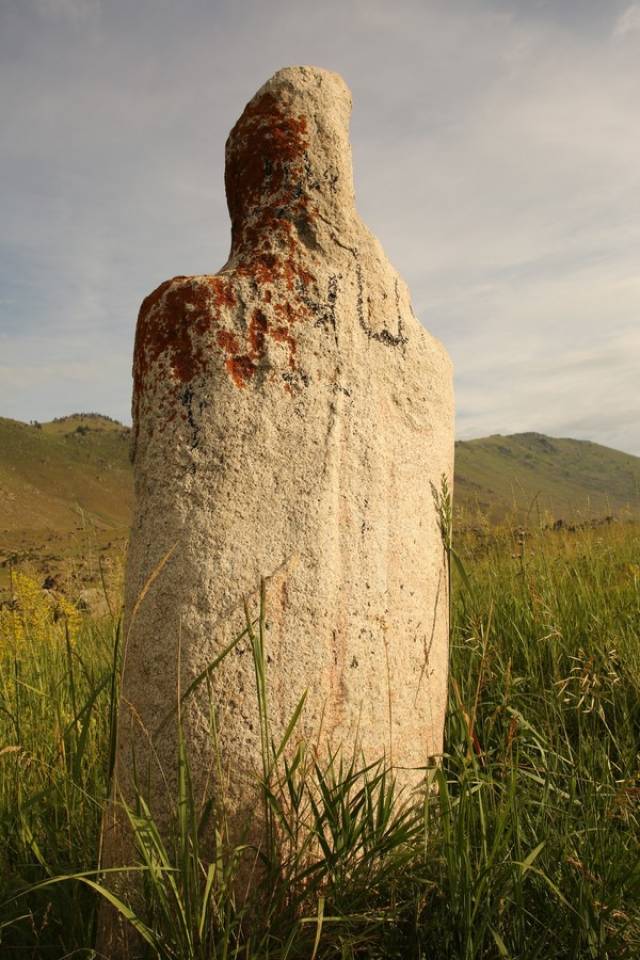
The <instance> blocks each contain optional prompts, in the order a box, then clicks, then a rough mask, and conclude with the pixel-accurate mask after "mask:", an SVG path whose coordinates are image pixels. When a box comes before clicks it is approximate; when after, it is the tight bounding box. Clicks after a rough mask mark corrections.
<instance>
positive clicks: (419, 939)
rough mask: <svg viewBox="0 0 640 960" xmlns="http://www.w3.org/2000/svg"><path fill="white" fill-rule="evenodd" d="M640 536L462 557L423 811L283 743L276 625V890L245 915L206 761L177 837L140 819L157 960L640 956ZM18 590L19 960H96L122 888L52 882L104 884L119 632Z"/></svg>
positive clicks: (12, 697) (554, 535)
mask: <svg viewBox="0 0 640 960" xmlns="http://www.w3.org/2000/svg"><path fill="white" fill-rule="evenodd" d="M638 536H639V530H638V528H637V527H635V526H633V525H627V524H612V525H610V526H598V527H594V528H591V527H585V528H584V529H582V530H577V531H573V532H572V531H568V530H559V531H555V532H554V531H535V530H530V531H523V530H513V531H511V530H509V529H507V528H505V529H504V530H502V531H494V530H484V531H482V530H479V531H476V532H473V531H470V532H468V533H466V534H463V535H460V536H458V537H457V538H455V539H454V543H453V550H454V551H455V557H454V560H455V561H456V562H454V563H453V564H452V573H453V580H454V601H453V625H452V638H451V678H450V709H449V714H448V720H447V731H446V753H445V756H444V758H443V761H442V764H441V766H440V767H439V768H437V769H434V770H432V771H430V773H429V776H430V778H431V779H432V783H433V786H432V789H431V790H430V791H429V792H428V794H427V795H426V797H425V800H424V803H422V804H420V805H419V806H417V807H415V806H414V807H412V808H407V807H404V806H403V805H402V804H401V803H398V800H397V798H395V797H394V789H393V783H392V780H391V778H390V777H389V775H388V771H385V770H384V769H383V768H382V767H380V766H376V765H374V766H373V767H370V768H368V769H366V770H363V769H361V768H360V765H359V764H358V763H357V762H351V759H350V758H342V760H341V759H340V758H333V759H329V760H326V761H325V762H323V763H318V762H317V761H316V760H315V759H314V757H313V756H312V755H310V754H309V753H307V752H305V751H304V749H303V748H302V747H301V748H300V749H299V750H297V751H294V753H293V755H291V751H290V750H284V749H282V747H283V744H282V742H277V743H274V742H273V740H272V738H271V734H270V731H269V726H268V705H267V701H268V696H269V682H268V680H269V678H268V674H267V673H266V672H265V670H264V663H265V656H264V647H263V644H264V636H263V632H262V630H261V623H260V622H258V623H256V624H254V625H253V626H252V628H251V641H252V645H253V649H254V654H255V660H256V667H257V674H256V681H257V686H258V690H259V692H260V703H261V723H262V732H263V740H262V742H263V755H264V761H265V765H264V769H263V780H264V782H263V791H262V796H263V802H264V804H265V806H264V814H263V816H264V819H265V821H266V822H267V823H268V825H269V831H268V839H267V842H266V843H265V844H264V845H263V846H262V847H261V849H260V851H258V852H254V853H253V857H254V860H255V863H256V865H257V866H256V869H255V883H254V891H253V894H252V895H251V896H250V897H249V899H248V900H244V899H243V898H238V897H237V896H236V890H237V883H236V881H235V879H234V878H236V876H237V871H238V870H239V869H242V862H243V861H244V862H246V857H247V855H250V852H247V851H238V850H236V851H234V850H233V849H231V850H229V847H228V844H225V842H224V840H225V837H224V824H223V822H221V821H220V819H219V818H217V817H216V814H215V811H214V809H213V808H212V809H211V810H210V811H209V816H208V817H205V818H204V819H203V820H202V819H201V817H200V811H198V810H196V809H195V806H194V804H193V798H192V794H191V791H190V784H189V764H188V750H187V747H186V745H184V744H183V745H182V746H181V749H180V760H179V762H180V776H179V778H178V781H179V784H180V786H179V795H178V796H177V797H176V829H175V835H174V836H173V837H166V836H164V837H161V836H160V835H159V833H158V832H157V830H156V828H155V825H154V823H153V821H152V819H151V818H150V817H149V816H148V811H147V810H146V808H145V806H144V802H143V800H141V801H140V803H139V804H138V806H137V808H136V809H132V810H131V811H130V816H131V821H132V826H133V828H134V830H135V832H136V835H137V837H138V847H139V854H140V858H139V863H140V865H142V867H143V870H142V871H141V875H142V876H143V878H144V879H143V886H144V889H145V898H146V905H145V908H144V909H143V910H141V911H139V915H138V916H137V918H136V923H137V924H138V927H139V930H140V932H141V933H142V935H143V937H144V938H146V940H147V944H148V950H149V956H151V957H162V958H163V960H168V958H173V960H186V958H194V960H195V958H198V960H204V958H214V957H215V958H218V957H243V958H256V960H257V958H267V957H270V958H284V957H289V958H292V960H293V958H302V957H304V958H309V957H316V958H329V957H340V958H342V957H345V958H346V957H362V958H365V957H367V958H369V957H371V958H375V957H380V958H382V957H390V958H393V957H397V958H410V957H415V958H424V960H427V958H448V957H451V958H464V960H472V958H473V960H475V958H478V960H480V958H482V960H485V958H487V960H488V958H499V957H512V958H514V960H515V958H518V960H524V958H526V960H533V958H540V960H543V958H544V960H547V958H558V960H559V958H574V957H575V958H583V957H584V958H593V960H599V958H623V957H626V958H629V960H632V958H635V957H637V956H639V955H640V814H639V807H640V804H639V801H640V542H639V539H638ZM21 583H22V585H21ZM14 586H15V589H14V593H15V596H14V603H13V604H12V605H11V607H10V608H9V609H5V610H4V611H3V614H2V618H1V620H0V623H1V625H2V636H1V639H0V777H1V786H0V837H1V841H0V901H2V902H3V904H4V905H3V906H2V907H1V912H0V924H5V926H4V927H3V929H2V930H1V935H2V938H3V939H2V945H1V947H0V952H1V955H2V957H3V958H4V957H5V956H7V957H12V956H16V957H18V956H20V957H22V956H33V957H63V956H66V955H67V954H71V953H72V952H73V951H75V953H73V955H74V956H76V957H80V956H84V957H90V956H92V950H91V946H92V943H93V937H94V923H95V911H96V905H97V900H98V897H99V894H98V893H97V892H96V890H95V889H94V888H92V887H90V886H89V885H88V884H89V882H91V883H95V882H98V881H99V880H100V878H99V877H97V876H96V875H95V874H90V875H88V876H86V877H85V878H83V879H78V880H74V881H69V880H67V881H64V882H56V883H49V884H47V883H46V881H48V880H52V879H53V878H57V877H60V876H63V875H70V874H78V873H80V872H84V871H87V872H90V871H93V870H95V868H96V865H97V860H96V857H97V850H98V837H99V829H100V819H101V814H102V810H103V808H104V803H105V798H106V795H107V792H108V786H107V781H108V766H109V754H110V746H109V745H110V742H111V713H112V710H111V708H112V699H113V676H114V669H113V666H114V661H113V651H114V645H115V641H116V636H117V633H118V624H117V622H113V621H110V620H108V619H105V620H102V621H92V620H89V619H86V618H85V619H83V620H80V619H79V618H77V617H76V615H75V613H74V612H73V611H72V610H65V609H62V608H61V607H59V608H58V609H57V610H52V609H51V607H48V608H46V609H45V608H42V609H41V610H40V611H39V612H38V609H34V610H32V612H31V614H28V615H27V611H28V609H31V608H30V607H29V604H32V606H33V605H34V604H35V607H36V608H37V604H38V603H39V602H42V603H47V604H50V601H49V600H47V599H45V598H42V597H41V596H40V594H39V593H38V591H37V590H33V589H31V588H29V589H31V594H30V597H31V599H28V597H27V593H28V589H27V588H28V584H27V583H26V581H20V580H18V579H16V580H15V584H14ZM21 591H22V593H24V596H23V595H22V594H21ZM203 682H206V677H205V678H203ZM300 709H301V710H303V709H304V704H303V703H302V704H301V707H300ZM292 719H293V721H294V722H293V724H292V727H291V729H290V730H289V731H287V733H286V736H287V737H291V739H290V740H289V744H288V746H289V747H290V746H291V745H292V744H294V743H295V717H294V718H292ZM285 758H287V759H286V760H285ZM205 848H206V850H207V855H206V856H205V853H204V850H205ZM212 849H213V850H214V852H215V853H214V855H213V856H211V854H210V851H211V850H212ZM43 882H45V883H44V885H43ZM21 893H22V894H23V895H21V896H17V895H18V894H21ZM20 918H21V919H20Z"/></svg>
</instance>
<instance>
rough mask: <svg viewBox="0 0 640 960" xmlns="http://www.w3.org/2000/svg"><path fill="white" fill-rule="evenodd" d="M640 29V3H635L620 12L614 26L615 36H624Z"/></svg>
mask: <svg viewBox="0 0 640 960" xmlns="http://www.w3.org/2000/svg"><path fill="white" fill-rule="evenodd" d="M638 30H640V4H637V3H634V4H632V5H631V6H630V7H627V9H626V10H625V11H624V12H623V13H621V14H620V16H619V17H618V18H617V20H616V22H615V24H614V27H613V36H614V37H624V36H626V35H627V34H628V33H635V32H636V31H638Z"/></svg>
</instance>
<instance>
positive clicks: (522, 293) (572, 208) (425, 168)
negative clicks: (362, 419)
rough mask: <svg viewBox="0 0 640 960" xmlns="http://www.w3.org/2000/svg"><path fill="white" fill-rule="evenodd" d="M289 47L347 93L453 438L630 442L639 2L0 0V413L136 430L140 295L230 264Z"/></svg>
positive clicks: (376, 217)
mask: <svg viewBox="0 0 640 960" xmlns="http://www.w3.org/2000/svg"><path fill="white" fill-rule="evenodd" d="M297 64H313V65H315V66H320V67H325V68H327V69H331V70H336V71H338V72H339V73H341V74H342V76H343V77H344V78H345V80H346V81H347V83H348V84H349V86H350V87H351V90H352V93H353V100H354V111H353V117H352V127H351V136H352V144H353V158H354V175H355V185H356V199H357V204H358V209H359V212H360V214H361V216H362V217H363V219H364V220H365V222H366V223H367V224H368V226H369V227H370V228H371V229H372V230H373V232H374V233H375V234H376V235H377V236H378V237H379V239H380V240H381V242H382V244H383V246H384V248H385V250H386V252H387V255H388V256H389V258H390V259H391V261H392V263H393V264H394V266H396V267H397V269H398V270H399V271H400V273H401V274H402V275H403V276H404V278H405V279H406V281H407V282H408V284H409V288H410V290H411V293H412V299H413V304H414V309H415V311H416V313H417V315H418V317H419V318H420V320H421V321H422V323H423V324H424V325H425V326H426V327H427V328H428V329H429V330H430V331H431V333H433V334H434V335H435V336H437V337H438V338H439V339H440V340H442V341H443V342H444V344H445V345H446V347H447V349H448V350H449V352H450V354H451V356H452V358H453V361H454V365H455V371H456V399H457V436H458V437H459V438H460V439H466V438H470V437H478V436H486V435H488V434H492V433H503V434H507V433H516V432H522V431H530V430H534V431H539V432H542V433H547V434H550V435H552V436H569V437H576V438H579V439H588V440H594V441H596V442H598V443H603V444H606V445H608V446H612V447H616V448H618V449H621V450H626V451H628V452H630V453H635V454H637V455H640V390H639V389H638V381H639V380H640V376H639V375H640V110H639V109H638V104H639V98H640V3H631V4H630V3H629V2H628V0H622V2H618V0H546V2H545V0H539V2H538V0H513V2H509V0H394V2H393V3H392V2H390V0H262V2H261V0H0V129H1V131H2V136H1V137H0V224H1V225H2V229H1V231H0V243H1V250H0V415H2V416H8V417H13V418H15V419H20V420H30V419H37V420H48V419H50V418H51V417H54V416H61V415H64V414H67V413H70V412H73V411H77V410H95V411H99V412H102V413H105V414H108V415H110V416H113V417H116V418H117V419H119V420H122V421H124V422H130V396H131V354H132V345H133V335H134V330H135V320H136V316H137V311H138V307H139V304H140V302H141V301H142V299H143V298H144V297H145V296H146V295H147V294H148V293H149V292H150V291H151V290H153V289H154V288H155V287H156V286H158V284H159V283H161V282H162V281H163V280H165V279H167V278H168V277H171V276H174V275H177V274H198V273H215V272H216V270H217V269H219V268H220V267H221V266H222V265H223V263H224V262H225V260H226V259H227V255H228V252H229V222H228V215H227V210H226V202H225V197H224V184H223V169H224V143H225V140H226V137H227V134H228V132H229V130H230V128H231V126H232V125H233V123H234V122H235V120H236V119H237V117H238V116H239V114H240V113H241V111H242V109H243V107H244V105H245V103H246V102H247V101H248V100H249V99H250V98H251V96H252V95H253V94H254V93H255V91H256V90H257V89H258V87H260V86H261V85H262V83H263V82H264V81H265V80H267V79H268V77H269V76H270V75H271V74H272V73H274V72H275V70H277V69H279V68H280V67H283V66H290V65H297Z"/></svg>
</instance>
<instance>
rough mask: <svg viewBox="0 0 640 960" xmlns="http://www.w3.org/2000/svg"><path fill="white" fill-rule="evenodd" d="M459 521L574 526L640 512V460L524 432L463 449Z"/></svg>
mask: <svg viewBox="0 0 640 960" xmlns="http://www.w3.org/2000/svg"><path fill="white" fill-rule="evenodd" d="M455 481H456V485H455V503H456V509H457V512H458V515H459V517H461V518H462V519H463V521H464V519H471V517H472V516H473V515H474V514H477V513H482V514H484V515H486V516H488V517H489V518H490V519H500V518H501V517H503V516H505V515H506V514H513V513H516V514H526V513H530V515H531V516H532V517H538V516H540V515H542V516H543V517H544V516H546V517H547V518H548V519H549V521H551V522H552V521H554V520H557V519H560V518H561V519H564V520H565V521H567V522H576V521H578V522H579V521H580V520H590V519H594V518H596V519H597V518H604V517H606V516H609V515H614V516H618V517H619V516H621V515H624V514H626V513H631V514H634V515H638V514H639V513H640V457H634V456H632V455H631V454H628V453H621V452H620V451H618V450H611V449H610V448H609V447H603V446H600V445H599V444H597V443H590V442H588V441H585V440H568V439H562V440H561V439H556V438H555V437H545V436H543V435H542V434H540V433H516V434H513V435H512V436H506V437H504V436H500V435H496V436H491V437H485V438H483V439H480V440H465V441H458V442H457V443H456V478H455Z"/></svg>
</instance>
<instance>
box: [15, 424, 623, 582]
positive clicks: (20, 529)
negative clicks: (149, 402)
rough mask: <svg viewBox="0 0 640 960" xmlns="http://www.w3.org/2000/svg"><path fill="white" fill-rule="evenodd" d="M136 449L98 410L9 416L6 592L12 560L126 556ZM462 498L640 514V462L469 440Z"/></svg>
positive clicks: (580, 450) (466, 504)
mask: <svg viewBox="0 0 640 960" xmlns="http://www.w3.org/2000/svg"><path fill="white" fill-rule="evenodd" d="M128 454H129V428H128V427H125V426H123V425H122V424H121V423H117V422H116V421H114V420H110V419H109V418H107V417H102V416H99V415H97V414H74V415H73V416H69V417H63V418H61V419H58V420H54V421H52V422H50V423H43V424H36V425H33V424H26V423H19V422H18V421H16V420H7V419H2V418H0V588H2V586H3V585H4V586H6V579H7V569H8V562H9V558H16V559H17V560H19V561H22V562H24V561H27V562H28V563H32V564H33V565H35V566H36V567H37V568H38V569H39V570H40V572H41V573H43V574H45V575H53V576H55V577H56V578H60V577H62V576H63V573H64V575H65V577H66V576H67V572H68V570H67V568H68V566H69V561H72V564H73V562H75V558H78V559H77V563H78V564H79V565H81V566H82V571H81V572H78V570H76V574H78V576H79V577H80V580H81V586H82V584H85V585H86V584H88V583H93V584H95V582H96V581H97V580H99V578H100V571H99V568H98V566H97V565H96V564H94V567H93V569H92V570H87V567H86V559H87V557H88V556H93V557H100V556H102V557H105V558H106V557H109V558H113V557H114V556H116V555H117V556H121V555H122V552H123V549H124V544H125V541H126V536H127V530H128V526H129V518H130V513H131V506H132V482H131V465H130V463H129V456H128ZM454 499H455V509H456V515H457V519H458V522H459V524H460V525H462V526H465V525H467V526H469V525H471V526H472V525H474V524H476V523H477V518H478V516H479V515H482V516H484V517H487V518H488V519H489V520H491V521H496V520H501V519H504V518H505V517H510V518H513V519H515V520H517V521H518V522H521V521H523V520H524V519H525V517H526V515H527V514H529V517H530V519H531V520H532V521H535V522H537V521H538V518H539V517H542V518H543V520H544V521H545V522H548V523H552V522H554V521H555V520H557V519H559V518H562V519H563V520H564V521H566V522H567V523H575V522H579V521H580V520H591V519H593V518H596V519H602V518H604V517H606V516H609V515H614V516H616V517H622V516H625V515H626V514H629V513H631V514H633V515H636V516H640V458H639V457H633V456H631V455H629V454H626V453H620V452H619V451H617V450H610V449H609V448H607V447H602V446H599V445H598V444H595V443H588V442H585V441H581V440H557V439H554V438H550V437H545V436H542V435H541V434H537V433H522V434H515V435H513V436H508V437H503V436H492V437H486V438H484V439H481V440H467V441H461V442H458V443H456V477H455V498H454ZM3 564H4V566H3ZM65 570H67V572H65Z"/></svg>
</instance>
